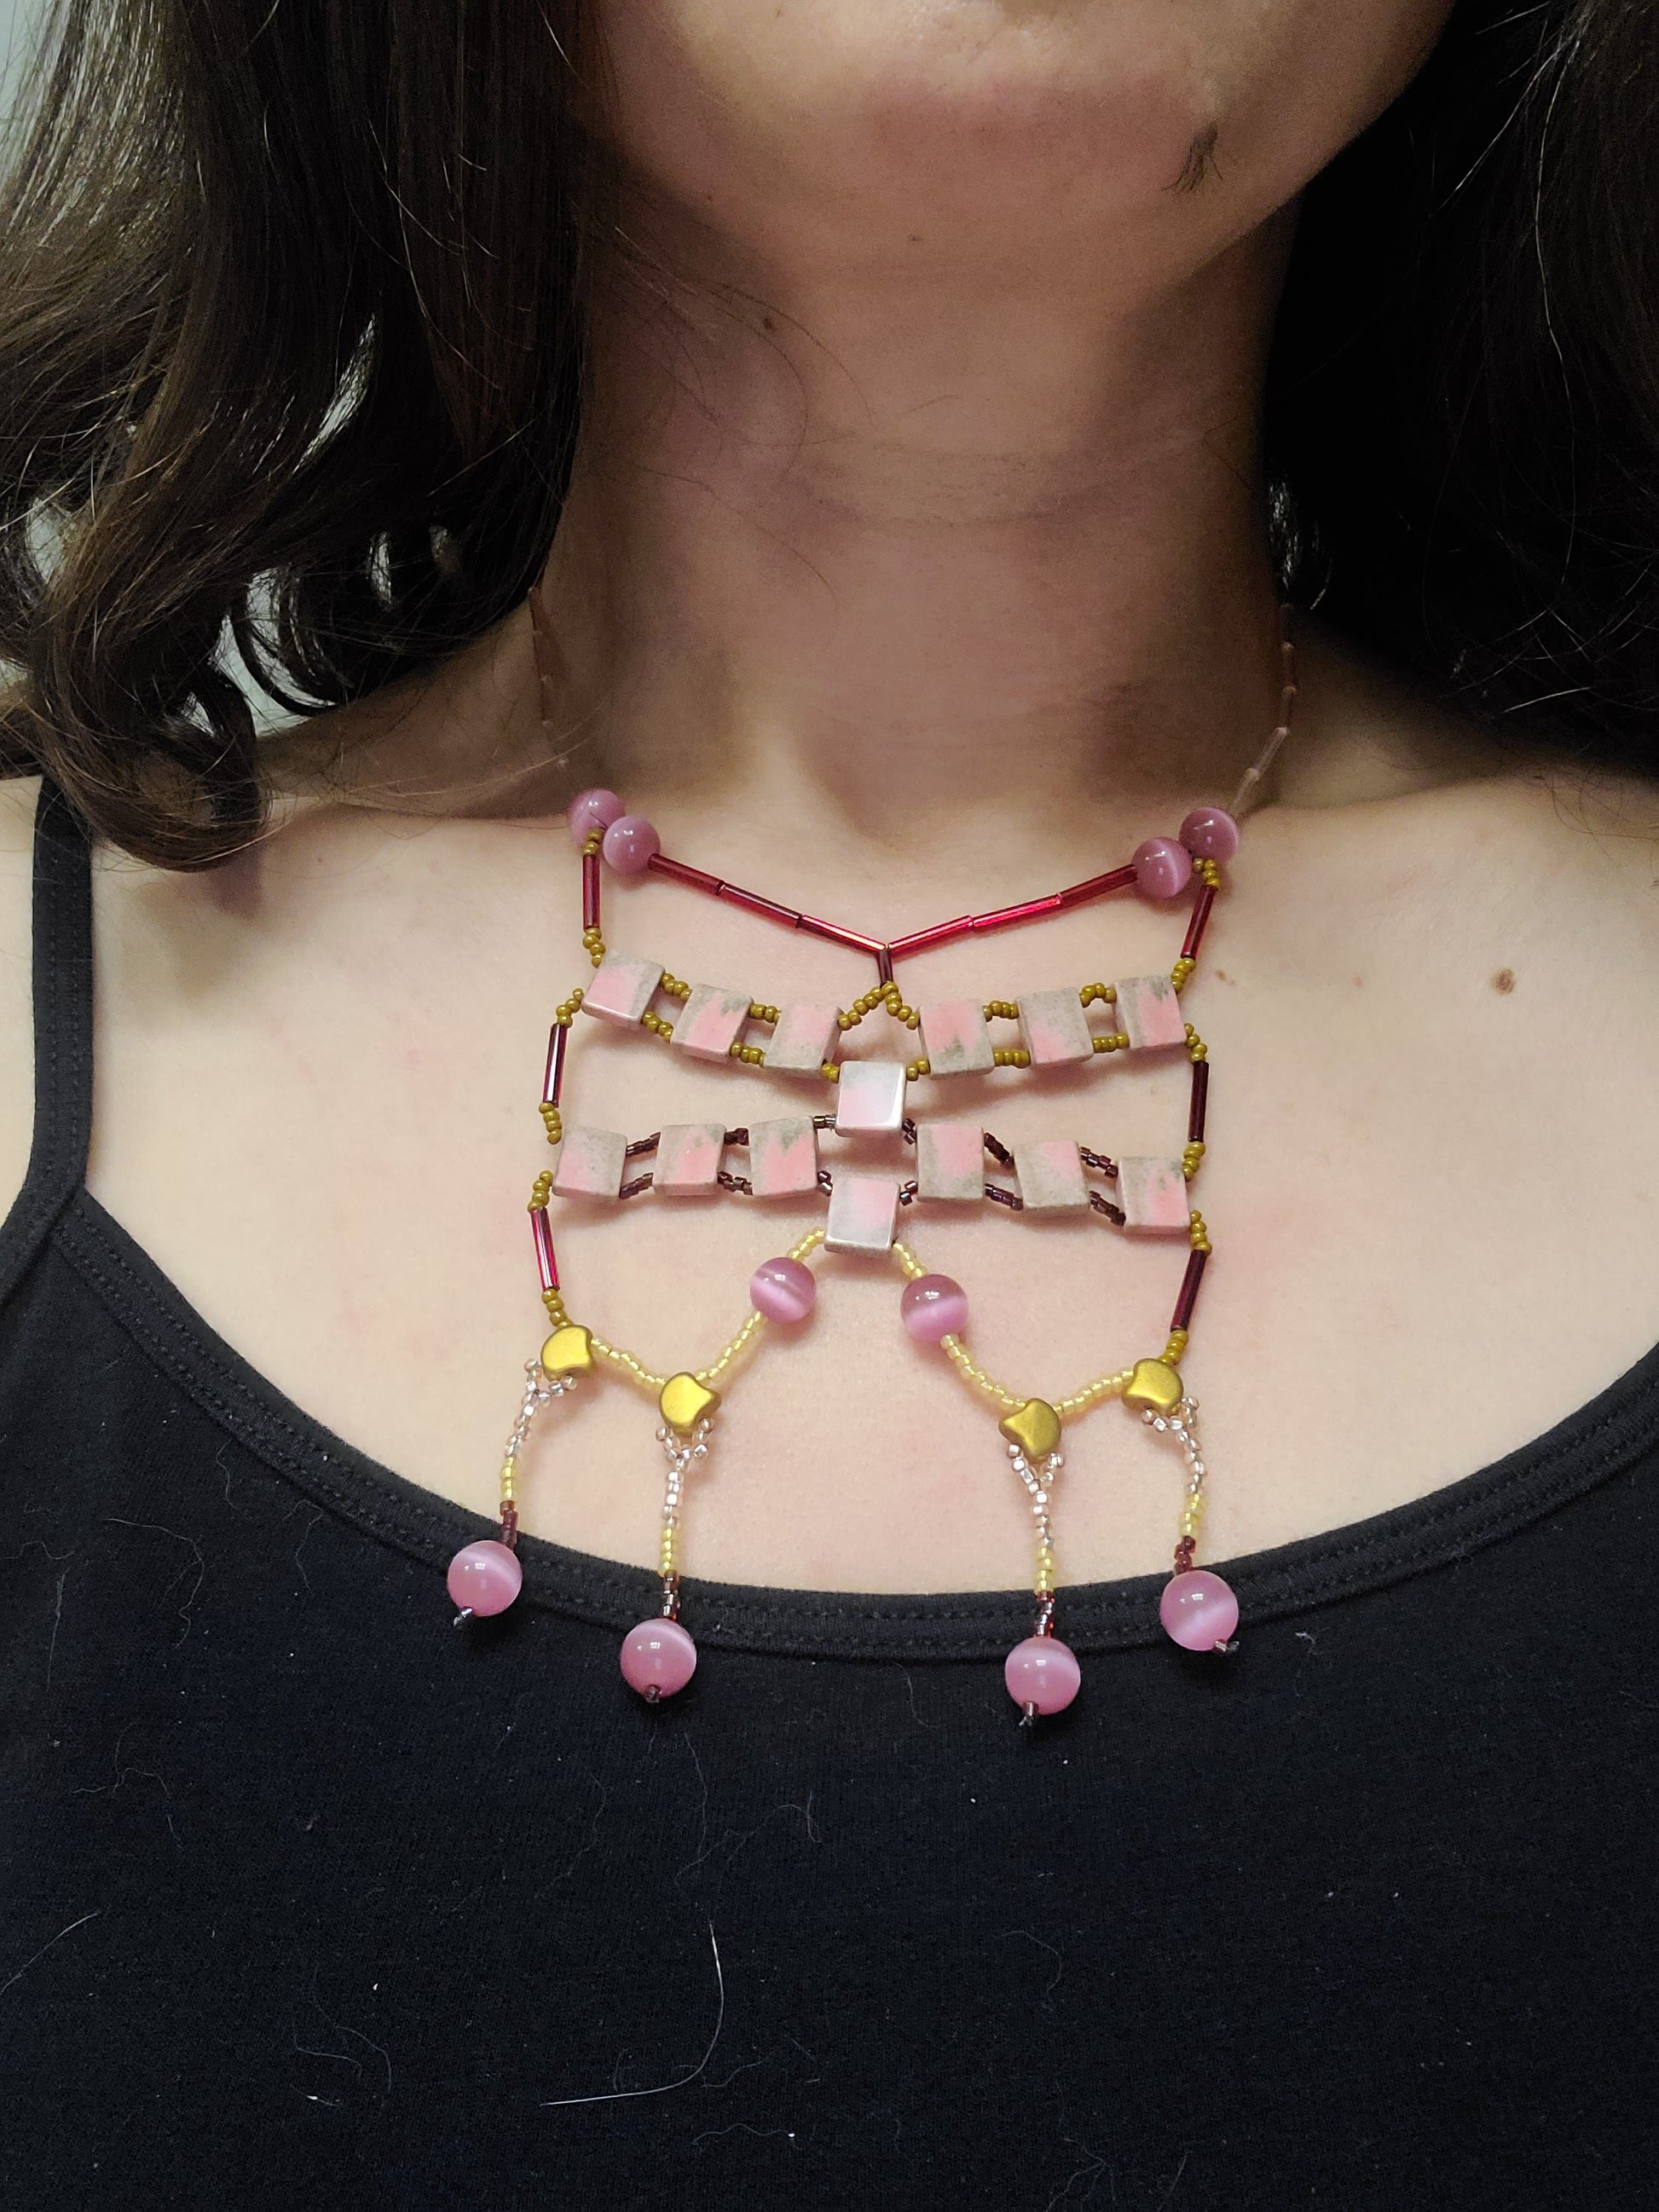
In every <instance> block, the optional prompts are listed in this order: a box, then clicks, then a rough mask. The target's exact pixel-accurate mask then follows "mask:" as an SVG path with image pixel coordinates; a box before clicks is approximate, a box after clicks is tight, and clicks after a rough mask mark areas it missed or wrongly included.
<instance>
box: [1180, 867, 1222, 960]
mask: <svg viewBox="0 0 1659 2212" xmlns="http://www.w3.org/2000/svg"><path fill="white" fill-rule="evenodd" d="M1214 904H1215V885H1214V884H1205V886H1204V888H1203V890H1201V891H1200V893H1199V895H1198V903H1197V905H1196V906H1195V907H1194V908H1193V918H1192V920H1191V921H1189V922H1188V924H1187V934H1186V936H1185V937H1184V938H1182V940H1181V957H1182V959H1183V960H1196V959H1197V957H1198V948H1199V946H1200V945H1202V944H1203V942H1204V933H1205V931H1206V929H1207V928H1208V927H1209V923H1210V908H1212V906H1213V905H1214Z"/></svg>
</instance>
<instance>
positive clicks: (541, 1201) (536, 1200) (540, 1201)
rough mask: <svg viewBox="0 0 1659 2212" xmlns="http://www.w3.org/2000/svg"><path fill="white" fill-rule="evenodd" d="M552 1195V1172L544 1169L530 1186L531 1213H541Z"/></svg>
mask: <svg viewBox="0 0 1659 2212" xmlns="http://www.w3.org/2000/svg"><path fill="white" fill-rule="evenodd" d="M552 1194H553V1177H552V1176H551V1174H550V1171H549V1170H547V1169H546V1168H544V1169H543V1170H542V1171H541V1173H540V1174H539V1175H538V1176H537V1178H536V1180H535V1182H533V1183H532V1184H531V1186H530V1211H531V1212H532V1213H539V1212H541V1210H542V1208H543V1207H544V1206H545V1205H546V1204H547V1201H548V1200H549V1199H550V1197H551V1196H552Z"/></svg>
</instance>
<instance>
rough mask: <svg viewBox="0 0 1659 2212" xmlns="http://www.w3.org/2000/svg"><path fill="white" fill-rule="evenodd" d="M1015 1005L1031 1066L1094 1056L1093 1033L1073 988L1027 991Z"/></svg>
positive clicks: (1054, 1063)
mask: <svg viewBox="0 0 1659 2212" xmlns="http://www.w3.org/2000/svg"><path fill="white" fill-rule="evenodd" d="M1018 1006H1019V1029H1020V1035H1021V1036H1022V1037H1023V1038H1024V1041H1025V1049H1026V1051H1027V1052H1029V1053H1030V1055H1031V1065H1032V1066H1033V1067H1060V1066H1066V1064H1068V1063H1069V1062H1071V1061H1073V1060H1092V1059H1093V1058H1094V1056H1095V1044H1094V1037H1093V1036H1092V1034H1091V1030H1090V1028H1089V1023H1088V1018H1087V1017H1086V1015H1085V1013H1084V1011H1083V1001H1082V1000H1081V999H1080V998H1079V996H1078V994H1077V993H1076V992H1075V991H1028V992H1027V993H1026V994H1025V996H1024V998H1023V999H1021V1000H1019V1001H1018Z"/></svg>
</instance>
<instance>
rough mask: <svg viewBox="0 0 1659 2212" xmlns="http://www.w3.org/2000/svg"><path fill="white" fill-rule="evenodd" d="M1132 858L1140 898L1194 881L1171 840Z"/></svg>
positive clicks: (1155, 840) (1189, 863)
mask: <svg viewBox="0 0 1659 2212" xmlns="http://www.w3.org/2000/svg"><path fill="white" fill-rule="evenodd" d="M606 842H609V838H608V836H607V840H606ZM1133 858H1134V871H1135V888H1136V889H1137V890H1139V892H1140V893H1141V895H1142V896H1143V897H1146V898H1150V899H1172V898H1175V897H1176V896H1178V895H1179V894H1180V893H1181V892H1182V891H1183V890H1185V889H1186V888H1187V885H1188V884H1189V883H1190V882H1191V881H1192V879H1193V856H1192V854H1190V853H1189V852H1188V850H1187V848H1186V847H1185V846H1184V845H1178V844H1177V843H1176V841H1175V839H1174V838H1173V837H1148V838H1147V839H1146V842H1145V843H1144V844H1139V845H1137V846H1136V847H1135V849H1134V855H1133Z"/></svg>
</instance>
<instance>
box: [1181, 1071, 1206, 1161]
mask: <svg viewBox="0 0 1659 2212" xmlns="http://www.w3.org/2000/svg"><path fill="white" fill-rule="evenodd" d="M1209 1103H1210V1063H1209V1061H1208V1060H1194V1062H1193V1091H1192V1101H1191V1103H1190V1104H1189V1105H1188V1109H1187V1142H1188V1144H1189V1145H1201V1144H1202V1143H1203V1141H1204V1116H1205V1114H1206V1111H1207V1109H1208V1107H1209Z"/></svg>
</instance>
